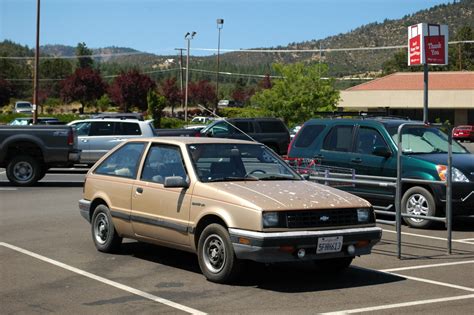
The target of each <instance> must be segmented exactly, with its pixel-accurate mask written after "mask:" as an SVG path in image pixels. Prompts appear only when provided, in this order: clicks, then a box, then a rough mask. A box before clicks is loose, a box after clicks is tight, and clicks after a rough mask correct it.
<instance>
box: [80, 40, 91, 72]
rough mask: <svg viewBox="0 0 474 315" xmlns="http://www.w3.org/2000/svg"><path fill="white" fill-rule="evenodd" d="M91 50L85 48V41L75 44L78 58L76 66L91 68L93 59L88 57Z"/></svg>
mask: <svg viewBox="0 0 474 315" xmlns="http://www.w3.org/2000/svg"><path fill="white" fill-rule="evenodd" d="M91 55H92V50H91V49H89V48H87V46H86V43H84V42H82V43H78V44H77V46H76V56H77V58H78V61H77V66H78V67H79V68H82V69H84V68H92V66H93V65H94V60H92V58H91V57H90V56H91Z"/></svg>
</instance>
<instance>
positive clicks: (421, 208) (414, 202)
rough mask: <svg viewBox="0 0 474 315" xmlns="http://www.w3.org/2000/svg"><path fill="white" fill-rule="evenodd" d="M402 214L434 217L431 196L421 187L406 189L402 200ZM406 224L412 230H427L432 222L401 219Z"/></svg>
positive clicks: (434, 205) (434, 208)
mask: <svg viewBox="0 0 474 315" xmlns="http://www.w3.org/2000/svg"><path fill="white" fill-rule="evenodd" d="M401 206H402V213H408V214H414V215H425V216H435V215H436V203H435V201H434V198H433V195H432V194H431V193H430V192H429V191H428V190H427V189H426V188H423V187H419V186H415V187H412V188H410V189H408V190H407V191H406V192H405V193H404V194H403V198H402V203H401ZM403 220H404V221H405V223H406V224H408V225H409V226H411V227H414V228H428V227H430V226H432V225H433V223H434V221H430V220H423V219H413V218H403Z"/></svg>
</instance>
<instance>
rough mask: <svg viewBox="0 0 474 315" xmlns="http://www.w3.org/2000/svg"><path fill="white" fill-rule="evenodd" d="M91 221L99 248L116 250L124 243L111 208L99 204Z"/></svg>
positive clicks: (94, 237) (104, 250)
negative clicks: (111, 214)
mask: <svg viewBox="0 0 474 315" xmlns="http://www.w3.org/2000/svg"><path fill="white" fill-rule="evenodd" d="M91 222H92V224H91V232H92V240H93V241H94V245H95V247H96V248H97V250H99V251H101V252H105V253H112V252H116V251H117V250H118V249H119V248H120V245H121V244H122V238H121V237H120V236H119V235H118V234H117V231H115V227H114V224H113V222H112V217H111V216H110V210H109V208H108V207H107V206H105V205H98V206H97V207H96V208H95V210H94V214H93V215H92V221H91Z"/></svg>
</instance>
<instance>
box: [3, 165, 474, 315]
mask: <svg viewBox="0 0 474 315" xmlns="http://www.w3.org/2000/svg"><path fill="white" fill-rule="evenodd" d="M4 171H5V170H4V169H0V213H1V214H2V219H1V220H0V270H1V271H0V282H1V283H2V285H1V287H0V300H1V301H2V311H1V312H2V314H12V313H46V312H50V313H71V314H76V313H92V312H94V313H104V314H107V313H132V312H134V313H160V314H162V313H172V314H175V313H210V314H221V313H224V312H225V313H252V314H262V313H263V314H265V313H272V314H288V313H292V314H307V313H331V312H345V313H357V312H377V313H387V314H389V313H402V312H410V313H415V312H416V313H427V314H428V313H430V314H431V313H452V314H465V313H471V311H472V310H471V311H469V310H470V309H472V305H474V304H473V303H474V220H473V219H471V218H466V219H462V220H456V222H455V224H454V232H453V253H452V255H448V254H447V253H446V251H447V250H446V244H447V241H446V236H447V234H446V231H445V230H443V229H442V228H438V229H435V230H419V229H411V228H408V227H405V226H404V227H403V231H404V234H403V235H402V239H403V247H402V255H403V259H402V260H399V259H397V251H396V250H397V248H396V234H395V233H394V232H393V231H394V228H393V227H392V226H389V225H380V226H381V227H382V228H383V230H384V233H383V239H382V242H381V243H379V244H378V245H377V246H376V247H375V248H374V251H373V254H372V255H369V256H364V257H362V258H357V259H355V260H354V263H353V265H352V266H351V267H350V268H349V269H347V270H346V271H344V272H342V273H340V274H328V273H327V272H325V271H324V270H318V269H317V268H316V267H315V266H314V265H312V264H304V265H303V264H301V265H272V266H261V265H257V264H251V265H249V267H248V268H247V269H246V270H245V272H244V273H243V275H242V277H241V278H240V279H239V280H238V281H237V282H236V283H234V284H232V285H219V284H214V283H211V282H208V281H206V280H205V278H204V276H203V275H202V274H201V273H200V270H199V266H198V263H197V258H196V256H194V255H193V254H189V253H184V252H180V251H176V250H171V249H166V248H163V247H159V246H153V245H147V244H143V243H139V242H135V241H126V242H125V243H124V245H123V247H122V250H121V252H120V253H119V254H103V253H99V252H98V251H96V249H95V247H94V245H93V243H92V240H91V235H90V227H89V224H88V223H87V222H86V221H85V220H84V219H83V218H82V217H81V216H80V214H79V211H78V208H77V201H78V199H80V198H81V195H82V183H83V179H84V175H85V171H84V170H75V169H74V170H61V171H56V172H54V173H50V174H48V175H47V176H46V177H45V178H44V179H43V180H42V181H41V182H40V183H39V185H38V186H36V187H29V188H17V187H12V186H11V185H10V184H9V183H8V182H7V181H6V178H5V173H4Z"/></svg>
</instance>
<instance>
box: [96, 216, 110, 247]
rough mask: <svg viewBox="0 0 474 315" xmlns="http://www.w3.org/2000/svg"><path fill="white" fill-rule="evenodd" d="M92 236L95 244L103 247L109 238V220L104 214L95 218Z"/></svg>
mask: <svg viewBox="0 0 474 315" xmlns="http://www.w3.org/2000/svg"><path fill="white" fill-rule="evenodd" d="M94 236H95V240H96V241H97V243H99V244H101V245H103V244H105V242H107V238H108V236H109V219H108V218H107V216H106V215H105V213H100V214H99V215H97V217H96V218H95V223H94Z"/></svg>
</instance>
